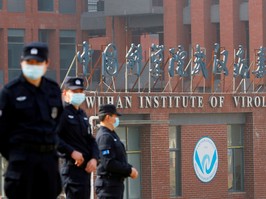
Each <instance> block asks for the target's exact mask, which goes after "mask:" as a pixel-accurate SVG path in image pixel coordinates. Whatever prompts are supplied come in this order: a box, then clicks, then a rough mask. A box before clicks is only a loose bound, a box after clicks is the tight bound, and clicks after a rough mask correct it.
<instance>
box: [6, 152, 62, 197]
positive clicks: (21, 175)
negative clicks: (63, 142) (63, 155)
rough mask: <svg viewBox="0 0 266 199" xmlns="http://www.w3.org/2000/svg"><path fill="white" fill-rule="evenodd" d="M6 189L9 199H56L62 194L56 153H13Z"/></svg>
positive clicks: (9, 162) (11, 154) (9, 164)
mask: <svg viewBox="0 0 266 199" xmlns="http://www.w3.org/2000/svg"><path fill="white" fill-rule="evenodd" d="M4 189H5V194H6V196H7V197H8V199H20V198H25V199H36V198H38V199H48V198H49V199H56V198H57V196H58V195H59V194H60V192H61V180H60V173H59V167H58V156H57V154H56V152H55V151H51V152H47V153H38V152H28V151H27V152H26V151H19V150H16V151H12V152H11V153H10V155H9V161H8V167H7V171H6V173H5V184H4Z"/></svg>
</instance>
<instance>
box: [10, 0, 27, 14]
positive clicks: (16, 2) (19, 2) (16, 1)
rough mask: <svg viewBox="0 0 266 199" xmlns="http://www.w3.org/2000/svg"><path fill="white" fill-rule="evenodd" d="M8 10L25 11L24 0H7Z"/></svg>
mask: <svg viewBox="0 0 266 199" xmlns="http://www.w3.org/2000/svg"><path fill="white" fill-rule="evenodd" d="M7 10H8V12H25V0H7Z"/></svg>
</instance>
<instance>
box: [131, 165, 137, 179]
mask: <svg viewBox="0 0 266 199" xmlns="http://www.w3.org/2000/svg"><path fill="white" fill-rule="evenodd" d="M138 175H139V173H138V171H137V169H135V168H134V167H132V168H131V173H130V177H131V178H132V179H136V178H137V177H138Z"/></svg>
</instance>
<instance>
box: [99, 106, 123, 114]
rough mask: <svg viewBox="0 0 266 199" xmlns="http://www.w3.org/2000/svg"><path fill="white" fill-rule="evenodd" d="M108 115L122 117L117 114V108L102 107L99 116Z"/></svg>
mask: <svg viewBox="0 0 266 199" xmlns="http://www.w3.org/2000/svg"><path fill="white" fill-rule="evenodd" d="M107 114H115V115H117V116H121V114H120V113H118V112H117V110H116V107H115V106H114V105H113V104H104V105H101V106H100V108H99V115H107Z"/></svg>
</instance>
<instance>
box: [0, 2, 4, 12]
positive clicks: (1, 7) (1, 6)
mask: <svg viewBox="0 0 266 199" xmlns="http://www.w3.org/2000/svg"><path fill="white" fill-rule="evenodd" d="M2 9H3V0H0V10H2Z"/></svg>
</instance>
